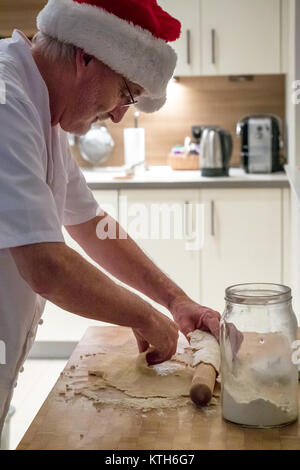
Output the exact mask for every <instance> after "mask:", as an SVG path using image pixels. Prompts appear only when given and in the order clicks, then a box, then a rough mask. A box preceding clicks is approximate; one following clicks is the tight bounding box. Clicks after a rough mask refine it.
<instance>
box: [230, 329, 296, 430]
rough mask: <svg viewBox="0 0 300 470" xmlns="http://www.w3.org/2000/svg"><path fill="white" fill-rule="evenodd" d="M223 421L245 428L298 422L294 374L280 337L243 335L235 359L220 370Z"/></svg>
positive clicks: (283, 339) (287, 348) (272, 334)
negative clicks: (221, 371)
mask: <svg viewBox="0 0 300 470" xmlns="http://www.w3.org/2000/svg"><path fill="white" fill-rule="evenodd" d="M223 379H224V380H223V381H222V382H223V387H222V406H223V417H224V418H225V419H227V420H228V421H232V422H234V423H238V424H242V425H245V426H256V427H268V426H280V425H283V424H287V423H289V422H291V421H293V420H295V419H296V418H297V412H298V408H297V407H298V397H297V393H295V391H297V380H298V377H297V371H296V368H295V366H294V365H293V364H292V362H291V348H290V344H289V341H288V340H287V338H286V337H285V336H284V335H282V334H281V333H277V332H274V333H266V334H258V333H254V332H247V333H244V341H243V343H242V346H241V349H240V351H239V353H238V356H237V357H236V358H235V359H234V360H233V361H232V363H231V361H230V362H229V363H227V364H225V367H224V368H223Z"/></svg>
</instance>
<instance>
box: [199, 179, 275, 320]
mask: <svg viewBox="0 0 300 470" xmlns="http://www.w3.org/2000/svg"><path fill="white" fill-rule="evenodd" d="M201 200H202V202H203V203H204V207H205V237H204V246H203V250H202V252H201V279H200V281H201V302H202V303H203V304H204V305H206V306H209V307H211V308H215V309H217V310H218V311H221V312H222V311H223V309H224V292H225V289H226V287H229V286H230V285H233V284H239V283H246V282H275V283H281V282H282V276H283V272H282V271H283V266H282V242H283V240H282V190H281V189H275V188H274V189H273V188H268V189H217V190H213V189H207V190H206V189H205V190H203V191H202V197H201Z"/></svg>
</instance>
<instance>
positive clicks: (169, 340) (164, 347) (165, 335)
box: [133, 309, 178, 366]
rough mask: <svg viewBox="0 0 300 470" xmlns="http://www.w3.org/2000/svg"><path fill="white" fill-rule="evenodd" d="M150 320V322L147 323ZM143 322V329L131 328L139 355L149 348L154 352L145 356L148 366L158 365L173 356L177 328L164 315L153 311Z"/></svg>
mask: <svg viewBox="0 0 300 470" xmlns="http://www.w3.org/2000/svg"><path fill="white" fill-rule="evenodd" d="M148 320H150V321H148ZM148 320H147V321H145V327H142V328H133V333H134V335H135V337H136V340H137V344H138V348H139V351H140V353H142V352H145V351H147V349H148V348H149V347H150V345H151V346H153V347H154V350H153V351H151V352H149V353H148V354H147V355H146V360H147V362H148V364H149V365H150V366H151V365H154V364H160V363H161V362H164V361H167V360H168V359H171V357H172V356H173V355H174V354H175V352H176V348H177V341H178V328H177V326H176V324H175V323H174V322H173V321H172V320H170V319H169V318H168V317H167V316H166V315H164V314H162V313H160V312H158V311H157V310H155V309H153V315H151V316H150V318H148Z"/></svg>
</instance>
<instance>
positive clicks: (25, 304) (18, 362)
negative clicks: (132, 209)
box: [0, 0, 219, 431]
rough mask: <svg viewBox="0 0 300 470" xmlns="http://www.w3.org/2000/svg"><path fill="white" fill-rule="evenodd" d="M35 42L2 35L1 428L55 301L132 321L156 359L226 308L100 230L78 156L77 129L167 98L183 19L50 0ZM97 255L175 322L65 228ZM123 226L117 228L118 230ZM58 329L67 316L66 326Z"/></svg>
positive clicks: (142, 8)
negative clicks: (202, 301) (73, 149)
mask: <svg viewBox="0 0 300 470" xmlns="http://www.w3.org/2000/svg"><path fill="white" fill-rule="evenodd" d="M37 24H38V28H39V32H38V33H37V35H36V36H35V38H34V40H33V42H30V41H29V40H28V39H27V38H26V37H25V36H24V34H22V33H21V32H20V31H16V30H15V31H14V33H13V36H12V38H10V39H6V40H2V41H0V79H1V82H2V84H3V83H4V84H5V91H6V94H5V103H4V104H1V105H0V224H1V225H0V227H1V230H0V322H1V324H0V340H1V341H2V342H4V343H5V345H6V363H5V364H1V365H0V431H1V428H2V425H3V421H4V417H5V415H6V413H7V411H8V408H9V403H10V400H11V397H12V390H13V387H14V385H15V383H16V379H17V376H18V373H19V370H20V368H21V367H22V364H23V362H24V361H25V359H26V357H27V354H28V351H29V349H30V347H31V345H32V343H33V341H34V337H35V334H36V329H37V324H38V322H39V320H40V317H41V315H42V313H43V309H44V305H45V302H46V299H48V300H50V301H51V302H53V303H55V304H57V305H59V306H60V307H61V308H63V309H65V310H67V311H69V312H71V313H74V314H76V315H81V316H84V317H87V318H92V319H96V320H101V321H104V322H109V323H112V324H116V325H124V326H128V327H131V328H132V329H133V331H134V334H135V336H136V339H137V343H138V347H139V350H140V351H145V350H147V348H148V347H149V345H152V346H153V348H154V349H153V351H152V352H150V353H148V355H147V361H148V363H149V364H155V363H159V362H162V361H164V360H167V359H169V358H170V357H171V356H172V355H173V354H174V352H175V350H176V344H177V338H178V328H179V329H180V330H181V331H182V332H183V333H184V334H185V335H186V334H187V333H188V332H190V331H192V330H194V329H196V328H200V329H204V330H207V331H210V332H211V333H213V334H214V335H215V336H216V337H218V330H219V314H218V313H217V312H215V311H212V310H210V309H208V308H205V307H202V306H200V305H198V304H196V303H195V302H193V301H192V300H191V299H190V298H189V297H188V296H187V295H186V294H185V293H184V292H183V291H182V290H181V289H180V288H179V287H178V286H177V285H175V284H174V283H173V282H172V281H171V280H170V279H168V277H167V276H166V275H165V274H163V273H162V272H161V271H160V270H159V269H158V267H156V266H155V265H154V264H153V262H152V261H151V260H150V259H149V258H147V256H146V255H145V254H144V253H143V251H142V250H141V249H140V248H139V247H138V246H137V245H136V244H135V242H134V241H133V240H132V239H131V238H130V237H127V238H126V239H122V237H118V236H117V237H116V239H106V240H102V241H101V240H100V239H99V238H98V237H97V235H96V226H97V223H98V222H99V220H101V217H103V214H102V215H99V207H98V205H97V203H96V201H95V200H94V198H93V195H92V193H91V191H90V190H89V189H88V187H87V185H86V183H85V180H84V177H83V175H82V173H81V172H80V170H79V168H78V166H77V164H76V163H75V161H73V159H72V157H71V154H70V151H69V148H68V143H67V137H66V131H69V132H72V133H75V134H82V133H85V132H86V131H87V130H88V129H89V127H90V126H91V124H92V123H93V122H94V121H95V120H97V119H102V120H103V119H111V120H112V121H113V122H115V123H117V122H120V121H121V119H122V117H123V116H124V114H125V113H126V111H127V109H128V106H129V105H130V104H132V103H134V102H135V101H137V104H136V105H137V107H138V108H139V109H140V110H142V111H144V112H153V111H156V110H157V109H159V108H160V107H161V106H162V105H163V104H164V102H165V99H166V98H165V96H166V86H167V83H168V81H169V79H170V78H171V76H172V73H173V71H174V67H175V63H176V55H175V53H174V51H173V49H172V48H171V47H170V46H169V45H168V44H167V41H170V40H175V39H176V38H177V37H178V36H179V34H180V23H179V22H178V21H177V20H175V19H174V18H172V17H171V16H170V15H168V14H167V13H166V12H164V11H163V10H162V9H161V8H160V7H159V6H158V5H157V3H156V0H119V1H118V2H111V1H108V0H49V1H48V3H47V5H46V6H45V8H44V9H43V10H42V11H41V12H40V14H39V16H38V21H37ZM62 225H64V226H65V227H66V229H67V230H68V232H69V233H70V235H71V236H72V237H73V238H74V239H75V240H76V241H77V242H78V243H79V244H80V245H81V246H82V247H83V248H84V250H85V251H86V253H88V254H89V255H90V256H91V257H92V258H93V259H94V260H95V261H96V262H98V263H99V265H101V266H102V267H103V268H104V269H106V270H107V271H108V272H110V273H111V274H112V275H113V276H115V277H116V278H118V279H119V280H121V281H122V282H124V283H126V284H127V285H129V286H131V287H133V288H135V289H137V290H139V291H140V292H142V293H144V294H146V295H147V296H148V297H150V298H151V299H153V300H155V301H156V302H158V303H159V304H161V305H163V306H165V307H166V308H168V309H169V311H170V312H171V314H172V316H173V319H174V321H172V320H170V319H169V318H168V317H167V316H165V315H163V314H161V313H160V312H159V311H157V310H156V309H155V308H153V307H152V306H151V305H150V304H149V303H147V302H145V301H144V300H142V299H141V298H140V297H139V296H137V295H135V294H134V293H132V292H130V291H129V290H127V289H125V288H123V287H122V286H120V285H117V284H116V283H115V282H113V281H112V280H111V279H110V278H109V277H107V276H106V275H105V274H103V273H102V272H101V271H100V270H98V269H97V268H96V267H94V266H93V265H91V264H90V263H88V262H87V261H85V260H84V259H83V258H82V257H81V256H80V255H79V254H78V253H76V252H75V251H74V250H72V249H71V248H69V247H68V246H66V244H65V243H64V238H63V236H62V232H61V227H62ZM121 230H122V229H121V228H120V227H119V226H118V233H119V232H120V231H121ZM58 328H59V325H58Z"/></svg>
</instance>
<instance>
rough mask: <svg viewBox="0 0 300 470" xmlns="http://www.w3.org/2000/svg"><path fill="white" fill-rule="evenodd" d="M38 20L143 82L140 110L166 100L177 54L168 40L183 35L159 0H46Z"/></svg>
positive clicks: (46, 29)
mask: <svg viewBox="0 0 300 470" xmlns="http://www.w3.org/2000/svg"><path fill="white" fill-rule="evenodd" d="M37 26H38V29H39V30H40V31H42V32H43V33H45V34H47V35H49V36H51V37H53V38H56V39H58V40H59V41H62V42H66V43H69V44H73V45H74V46H77V47H80V48H82V49H83V50H84V51H85V52H86V53H87V54H90V55H92V56H94V57H96V58H97V59H99V60H101V61H102V62H103V63H105V64H106V65H108V66H109V67H110V68H111V69H113V70H115V71H116V72H118V73H119V74H121V75H123V76H124V77H126V78H127V79H128V80H130V81H132V82H134V83H137V84H138V85H140V86H142V87H143V88H144V90H145V94H143V96H142V97H140V98H139V101H138V104H137V105H136V106H137V108H138V109H140V110H141V111H144V112H148V113H151V112H154V111H157V110H158V109H159V108H161V107H162V106H163V104H164V103H165V101H166V88H167V84H168V82H169V80H170V79H171V77H172V74H173V72H174V69H175V65H176V60H177V56H176V54H175V51H174V50H173V49H172V48H171V47H170V46H169V45H168V44H167V42H168V41H175V40H176V39H177V38H178V37H179V35H180V27H181V25H180V22H179V21H178V20H176V19H175V18H173V17H172V16H170V15H169V14H168V13H167V12H165V11H164V10H163V9H162V8H161V7H160V6H158V5H157V1H156V0H115V1H112V0H48V3H47V5H46V6H45V7H44V8H43V10H41V12H40V13H39V15H38V17H37Z"/></svg>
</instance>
